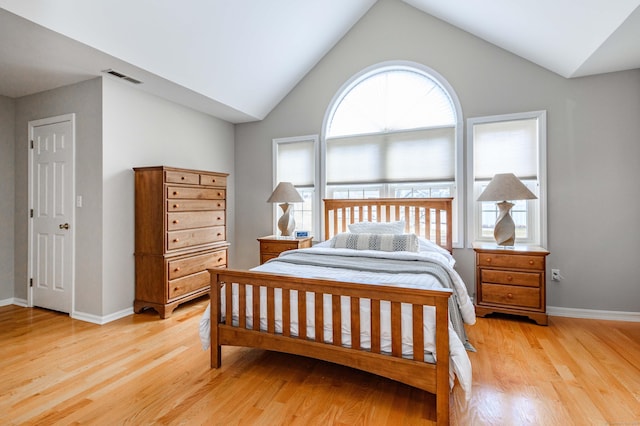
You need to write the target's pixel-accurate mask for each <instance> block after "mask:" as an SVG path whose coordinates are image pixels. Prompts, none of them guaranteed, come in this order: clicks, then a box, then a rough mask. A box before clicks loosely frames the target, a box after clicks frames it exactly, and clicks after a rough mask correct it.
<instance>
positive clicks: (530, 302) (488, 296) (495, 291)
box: [479, 282, 541, 309]
mask: <svg viewBox="0 0 640 426" xmlns="http://www.w3.org/2000/svg"><path fill="white" fill-rule="evenodd" d="M481 293H482V296H481V300H480V301H479V302H480V304H485V303H488V304H492V303H493V304H496V305H507V306H514V307H518V308H532V309H540V300H541V299H540V289H539V288H528V287H520V286H512V285H501V284H487V283H484V282H483V283H482V284H481Z"/></svg>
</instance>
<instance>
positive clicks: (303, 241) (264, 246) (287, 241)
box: [258, 235, 313, 264]
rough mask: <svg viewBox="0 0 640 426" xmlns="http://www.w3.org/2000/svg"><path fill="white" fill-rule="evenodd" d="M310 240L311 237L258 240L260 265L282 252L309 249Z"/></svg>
mask: <svg viewBox="0 0 640 426" xmlns="http://www.w3.org/2000/svg"><path fill="white" fill-rule="evenodd" d="M312 240H313V237H304V238H287V237H276V236H274V235H271V236H269V237H261V238H258V241H259V242H260V263H261V264H262V263H264V262H266V261H267V260H269V259H273V258H274V257H278V256H279V255H280V253H282V252H283V251H287V250H296V249H301V248H308V247H311V241H312Z"/></svg>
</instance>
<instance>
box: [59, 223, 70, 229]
mask: <svg viewBox="0 0 640 426" xmlns="http://www.w3.org/2000/svg"><path fill="white" fill-rule="evenodd" d="M59 228H60V229H69V224H68V223H65V224H60V226H59Z"/></svg>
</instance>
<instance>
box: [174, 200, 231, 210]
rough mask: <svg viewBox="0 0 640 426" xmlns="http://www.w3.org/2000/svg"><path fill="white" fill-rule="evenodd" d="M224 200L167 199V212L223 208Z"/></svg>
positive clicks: (224, 205)
mask: <svg viewBox="0 0 640 426" xmlns="http://www.w3.org/2000/svg"><path fill="white" fill-rule="evenodd" d="M225 207H226V202H225V201H224V200H171V201H167V211H168V212H186V211H192V212H193V211H200V210H224V209H225Z"/></svg>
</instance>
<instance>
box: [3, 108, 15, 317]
mask: <svg viewBox="0 0 640 426" xmlns="http://www.w3.org/2000/svg"><path fill="white" fill-rule="evenodd" d="M14 116H15V103H14V101H13V100H12V99H10V98H7V97H4V96H0V200H2V201H1V202H0V217H1V218H2V226H0V305H2V304H8V303H11V299H12V298H13V283H14V276H13V243H14V227H13V218H14V212H13V202H12V200H13V197H14V175H15V169H14V158H13V156H14V152H15V149H14V137H15V130H14Z"/></svg>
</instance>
